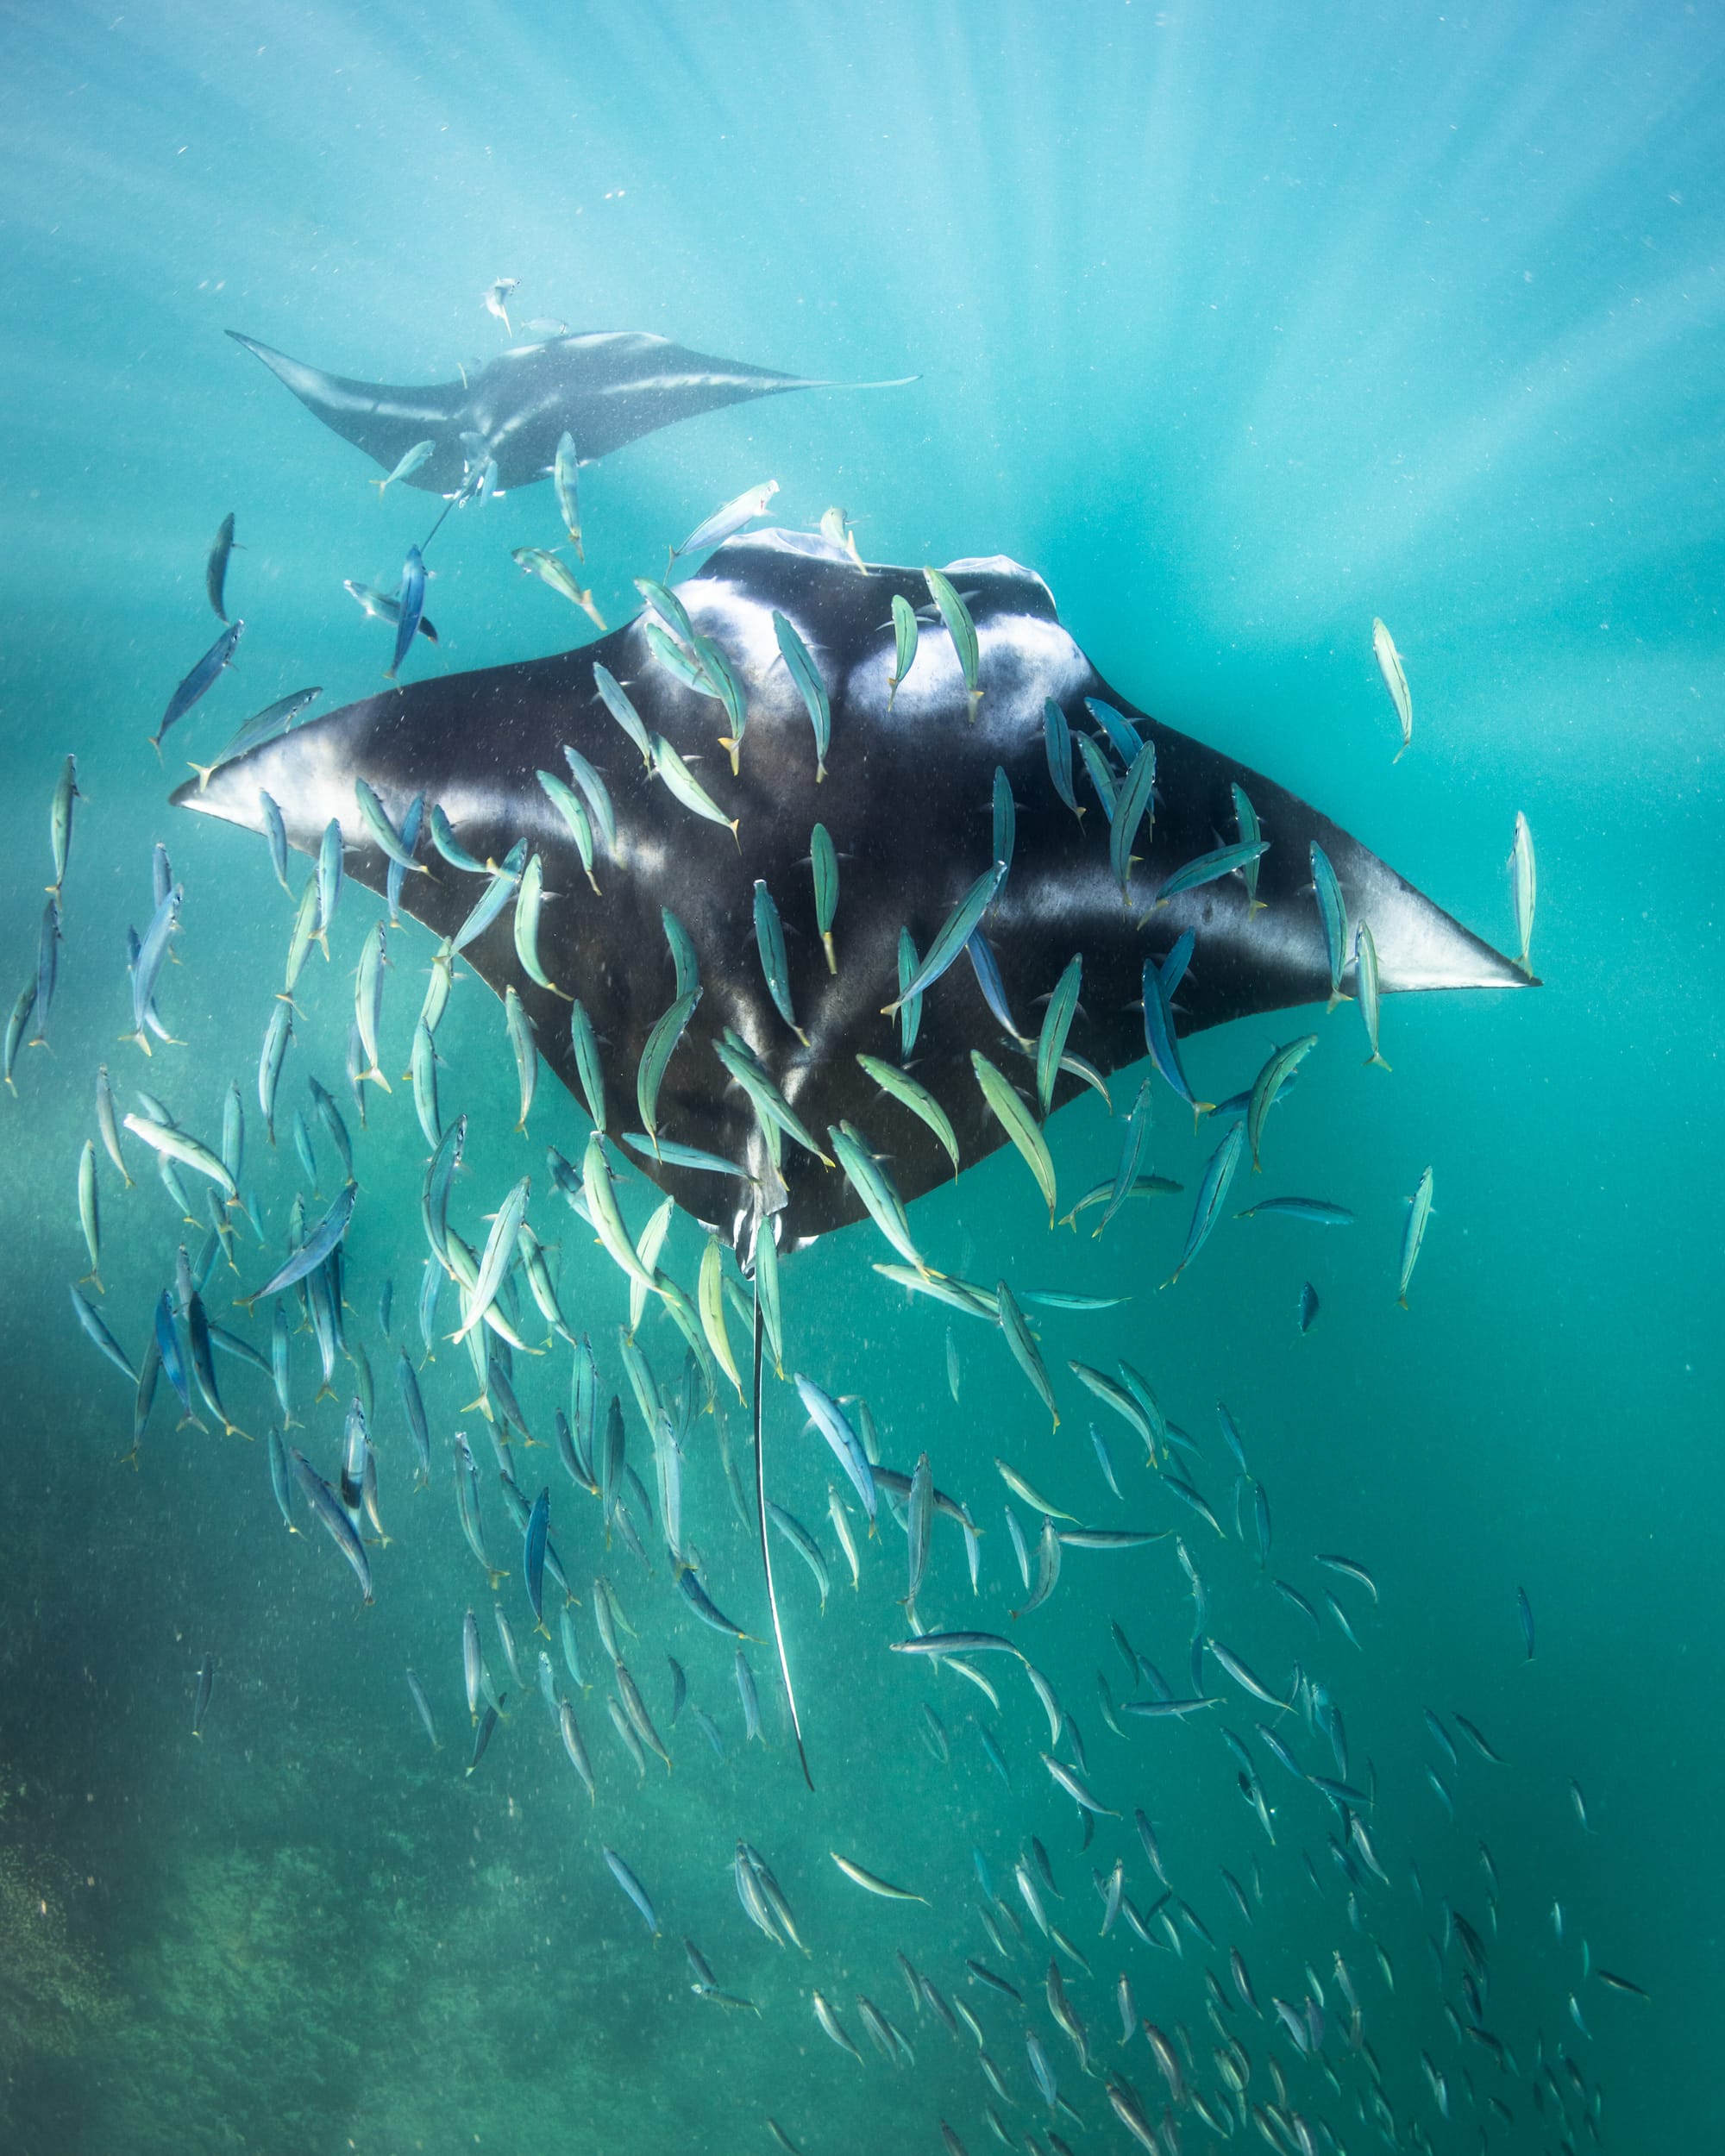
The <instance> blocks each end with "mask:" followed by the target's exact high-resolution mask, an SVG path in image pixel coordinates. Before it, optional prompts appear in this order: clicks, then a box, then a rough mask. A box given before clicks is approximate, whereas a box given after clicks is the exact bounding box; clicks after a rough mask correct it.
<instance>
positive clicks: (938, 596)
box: [922, 567, 982, 722]
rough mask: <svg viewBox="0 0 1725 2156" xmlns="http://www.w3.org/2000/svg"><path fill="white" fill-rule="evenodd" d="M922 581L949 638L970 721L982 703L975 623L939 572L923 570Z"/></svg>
mask: <svg viewBox="0 0 1725 2156" xmlns="http://www.w3.org/2000/svg"><path fill="white" fill-rule="evenodd" d="M922 574H923V581H924V582H925V584H926V585H927V586H928V592H929V597H930V598H931V599H932V600H933V601H934V603H935V605H936V606H937V607H938V609H939V611H940V618H941V620H942V621H943V622H944V624H946V633H947V635H948V636H950V637H951V639H952V649H953V650H954V652H955V653H956V654H957V659H958V664H959V667H960V669H961V671H962V672H963V676H964V690H965V694H966V696H967V698H968V699H969V711H970V718H971V719H972V721H973V722H974V721H975V717H976V706H977V705H979V704H980V703H981V702H982V690H981V689H980V688H979V687H978V686H977V675H978V668H979V667H980V664H981V656H982V655H981V653H980V651H979V649H978V648H977V642H976V624H975V622H973V621H972V620H971V618H970V610H969V607H968V606H967V605H965V604H964V601H963V599H961V598H960V597H959V595H958V593H957V591H956V590H955V589H954V588H953V586H952V583H951V580H950V579H949V578H948V577H947V576H945V575H944V573H942V572H941V571H940V570H939V569H931V568H927V567H925V568H924V570H923V573H922Z"/></svg>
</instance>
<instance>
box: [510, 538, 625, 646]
mask: <svg viewBox="0 0 1725 2156" xmlns="http://www.w3.org/2000/svg"><path fill="white" fill-rule="evenodd" d="M510 558H511V561H513V562H514V563H515V566H516V567H517V569H519V570H520V571H521V573H522V574H523V575H524V576H536V577H537V578H538V580H539V581H540V582H541V583H542V584H543V585H544V586H546V587H547V589H548V590H549V591H553V592H556V593H557V595H558V596H559V598H561V599H568V602H569V604H570V605H572V606H579V607H580V610H581V611H582V612H583V613H584V614H585V615H586V617H587V618H588V620H589V621H591V622H592V624H593V627H594V628H595V629H597V630H599V634H600V635H601V636H603V635H604V634H605V617H604V615H603V614H601V613H600V612H599V608H598V606H597V605H595V604H594V601H593V592H591V591H590V590H589V589H588V588H587V587H586V586H584V585H582V584H580V583H579V582H578V581H577V580H576V579H575V578H574V576H572V575H571V574H570V573H569V571H568V568H567V567H565V566H564V565H563V563H562V562H561V561H558V559H557V557H556V555H555V554H554V553H553V552H552V551H551V549H550V548H549V547H511V549H510Z"/></svg>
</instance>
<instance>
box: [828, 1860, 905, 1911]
mask: <svg viewBox="0 0 1725 2156" xmlns="http://www.w3.org/2000/svg"><path fill="white" fill-rule="evenodd" d="M827 1854H828V1855H829V1856H830V1857H831V1858H832V1861H833V1862H834V1864H836V1865H837V1866H838V1868H839V1870H840V1871H842V1872H843V1873H844V1876H845V1877H846V1878H847V1879H849V1880H850V1881H851V1882H852V1883H853V1884H855V1885H856V1886H860V1887H861V1888H862V1890H863V1891H864V1893H866V1894H878V1895H879V1896H880V1897H881V1900H882V1901H884V1902H922V1903H923V1904H924V1905H925V1906H926V1904H927V1902H928V1896H927V1895H925V1894H913V1892H912V1891H911V1890H910V1889H909V1888H908V1887H900V1886H894V1884H893V1883H892V1882H891V1881H890V1880H888V1879H882V1878H880V1877H877V1876H876V1875H875V1873H874V1872H872V1871H864V1870H863V1869H862V1865H860V1864H853V1863H852V1862H851V1861H850V1858H849V1857H841V1856H840V1855H839V1853H838V1852H837V1850H836V1849H831V1850H829V1851H828V1852H827Z"/></svg>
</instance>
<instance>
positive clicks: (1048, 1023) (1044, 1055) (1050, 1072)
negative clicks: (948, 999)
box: [954, 707, 1084, 1163]
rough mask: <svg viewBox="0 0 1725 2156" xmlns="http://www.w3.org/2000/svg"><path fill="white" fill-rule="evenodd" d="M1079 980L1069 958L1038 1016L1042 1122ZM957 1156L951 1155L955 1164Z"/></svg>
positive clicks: (1078, 964)
mask: <svg viewBox="0 0 1725 2156" xmlns="http://www.w3.org/2000/svg"><path fill="white" fill-rule="evenodd" d="M1057 708H1058V707H1057ZM1083 978H1084V962H1083V959H1082V957H1075V958H1072V959H1071V960H1069V962H1068V963H1067V966H1066V968H1065V970H1064V972H1063V974H1062V975H1061V976H1060V978H1059V980H1058V981H1056V983H1055V984H1054V993H1053V994H1052V995H1051V996H1050V998H1049V999H1048V1005H1047V1008H1046V1009H1045V1010H1044V1012H1043V1015H1042V1031H1041V1032H1040V1034H1039V1035H1038V1039H1037V1044H1036V1100H1037V1106H1038V1110H1039V1111H1040V1112H1041V1115H1042V1119H1043V1120H1044V1123H1045V1122H1046V1121H1047V1120H1048V1114H1049V1110H1050V1108H1051V1106H1052V1105H1053V1101H1054V1081H1055V1079H1056V1077H1057V1075H1058V1073H1059V1070H1060V1065H1061V1059H1062V1058H1063V1056H1064V1055H1065V1053H1066V1037H1067V1035H1068V1034H1069V1032H1070V1031H1071V1030H1072V1019H1073V1014H1074V1013H1075V1012H1076V1010H1077V1008H1078V993H1079V989H1080V987H1082V982H1083ZM954 1160H955V1163H956V1161H957V1155H956V1154H955V1156H954Z"/></svg>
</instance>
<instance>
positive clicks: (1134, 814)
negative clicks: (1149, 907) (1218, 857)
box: [1108, 741, 1226, 906]
mask: <svg viewBox="0 0 1725 2156" xmlns="http://www.w3.org/2000/svg"><path fill="white" fill-rule="evenodd" d="M1155 793H1156V744H1155V743H1154V742H1149V741H1146V742H1145V743H1142V744H1141V745H1140V746H1139V748H1138V751H1137V753H1136V754H1135V755H1134V756H1133V758H1132V764H1131V767H1130V768H1129V769H1128V770H1127V772H1126V784H1125V785H1124V786H1123V787H1121V788H1120V792H1119V793H1118V794H1117V795H1116V797H1115V799H1114V812H1113V816H1112V817H1111V818H1109V823H1108V864H1109V866H1110V867H1111V868H1113V872H1114V881H1115V882H1116V883H1117V884H1119V886H1120V899H1121V902H1122V904H1126V905H1129V904H1130V903H1131V899H1132V893H1131V882H1132V862H1133V861H1134V860H1135V859H1136V858H1137V856H1135V855H1134V854H1133V852H1132V845H1133V843H1134V841H1135V840H1136V839H1137V837H1138V826H1139V825H1140V824H1145V823H1147V824H1149V825H1150V827H1151V830H1153V829H1154V827H1155V821H1156V818H1155V811H1154V809H1153V807H1152V805H1151V804H1152V801H1153V799H1154V796H1155ZM1149 843H1150V838H1149V835H1148V833H1146V836H1145V845H1146V846H1147V845H1148V844H1149ZM1219 873H1223V874H1225V873H1226V871H1220V872H1219ZM1170 895H1172V894H1171V893H1170V891H1169V888H1168V886H1167V885H1166V884H1164V887H1163V893H1162V896H1163V897H1164V898H1166V897H1169V896H1170ZM1161 903H1162V899H1157V905H1158V906H1159V905H1160V904H1161Z"/></svg>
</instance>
